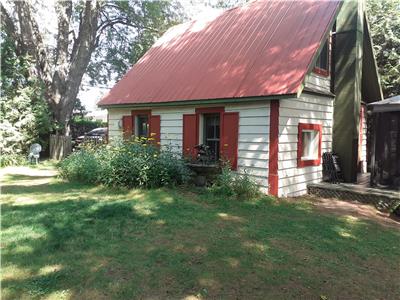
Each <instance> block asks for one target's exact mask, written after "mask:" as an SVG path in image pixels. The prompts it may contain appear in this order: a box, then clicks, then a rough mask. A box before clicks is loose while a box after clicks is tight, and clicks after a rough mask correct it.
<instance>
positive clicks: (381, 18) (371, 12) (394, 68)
mask: <svg viewBox="0 0 400 300" xmlns="http://www.w3.org/2000/svg"><path fill="white" fill-rule="evenodd" d="M366 3H367V12H368V19H369V22H370V26H371V35H372V40H373V44H374V49H375V54H376V59H377V64H378V68H379V74H380V75H381V82H382V88H383V93H384V96H385V98H387V97H391V96H395V95H399V94H400V0H368V1H367V2H366Z"/></svg>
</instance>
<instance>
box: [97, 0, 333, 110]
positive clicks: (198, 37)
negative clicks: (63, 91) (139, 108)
mask: <svg viewBox="0 0 400 300" xmlns="http://www.w3.org/2000/svg"><path fill="white" fill-rule="evenodd" d="M339 3H340V0H333V1H332V0H329V1H321V0H318V1H310V0H309V1H307V0H296V1H288V0H286V1H285V0H282V1H275V0H270V1H268V0H260V1H255V2H251V3H249V4H248V5H246V6H243V7H239V8H234V9H231V10H228V11H226V12H224V13H222V14H220V15H218V16H216V17H214V18H210V19H208V20H205V19H202V20H197V21H192V22H188V23H185V24H181V25H178V26H175V27H173V28H171V29H170V30H168V31H167V32H166V33H165V34H164V35H163V36H162V37H161V38H160V39H159V40H158V41H157V42H156V43H155V44H154V45H153V47H152V48H151V49H150V50H149V51H147V53H146V54H145V55H144V56H143V57H142V58H141V59H140V60H139V61H138V62H137V63H136V64H135V65H134V66H133V67H132V68H131V69H130V70H129V71H128V72H127V73H126V74H125V76H124V77H123V78H122V79H121V80H120V81H119V82H118V83H117V84H116V85H115V86H114V87H113V88H112V89H111V90H110V92H109V93H108V94H107V95H106V96H105V97H104V98H103V99H102V100H101V101H100V102H99V105H113V104H141V103H161V102H175V101H187V100H205V99H223V98H240V97H255V96H271V95H284V94H294V93H297V91H298V89H299V88H300V85H301V83H302V82H303V80H304V77H305V75H306V72H307V70H308V68H309V65H310V63H311V61H312V58H313V57H314V55H315V53H316V51H317V50H318V47H319V45H320V43H321V41H322V39H323V38H324V33H326V31H327V30H328V26H329V24H330V23H331V21H332V18H333V17H334V15H335V12H336V10H337V9H338V7H339Z"/></svg>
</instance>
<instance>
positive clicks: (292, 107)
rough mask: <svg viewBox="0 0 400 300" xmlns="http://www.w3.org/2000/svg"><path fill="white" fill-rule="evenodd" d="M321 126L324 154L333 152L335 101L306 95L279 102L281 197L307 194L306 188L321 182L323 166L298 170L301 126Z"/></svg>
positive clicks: (279, 192) (279, 191)
mask: <svg viewBox="0 0 400 300" xmlns="http://www.w3.org/2000/svg"><path fill="white" fill-rule="evenodd" d="M299 123H310V124H321V125H322V145H321V147H322V153H323V152H326V151H331V149H332V126H333V99H332V98H329V97H324V96H317V95H312V94H307V93H303V94H302V95H301V97H300V98H298V99H297V98H296V99H285V100H281V101H280V107H279V154H278V175H279V186H278V187H279V189H278V195H279V196H283V197H291V196H299V195H302V194H305V193H307V184H308V183H315V182H319V181H321V180H322V165H319V166H310V167H304V168H298V167H297V142H298V124H299Z"/></svg>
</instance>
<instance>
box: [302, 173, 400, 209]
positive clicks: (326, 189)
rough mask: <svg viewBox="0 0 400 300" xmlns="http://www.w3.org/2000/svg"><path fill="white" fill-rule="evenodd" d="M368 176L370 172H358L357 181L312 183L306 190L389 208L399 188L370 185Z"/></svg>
mask: <svg viewBox="0 0 400 300" xmlns="http://www.w3.org/2000/svg"><path fill="white" fill-rule="evenodd" d="M370 178H371V174H370V173H364V174H358V177H357V183H338V184H333V183H329V182H320V183H312V184H308V185H307V190H308V193H309V194H311V195H315V196H318V197H322V198H338V199H342V200H351V201H358V202H361V203H368V204H373V205H375V207H377V208H378V209H379V210H383V211H386V210H388V209H390V207H391V206H392V205H393V204H394V202H395V201H399V200H400V189H399V190H390V189H387V188H383V187H371V186H370Z"/></svg>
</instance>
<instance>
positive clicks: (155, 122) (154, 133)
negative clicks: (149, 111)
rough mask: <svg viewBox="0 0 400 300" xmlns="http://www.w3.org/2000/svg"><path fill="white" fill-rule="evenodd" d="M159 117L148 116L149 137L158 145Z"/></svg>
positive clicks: (159, 139)
mask: <svg viewBox="0 0 400 300" xmlns="http://www.w3.org/2000/svg"><path fill="white" fill-rule="evenodd" d="M160 131H161V118H160V116H151V117H150V138H153V139H154V142H155V145H160V141H161V133H160Z"/></svg>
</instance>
